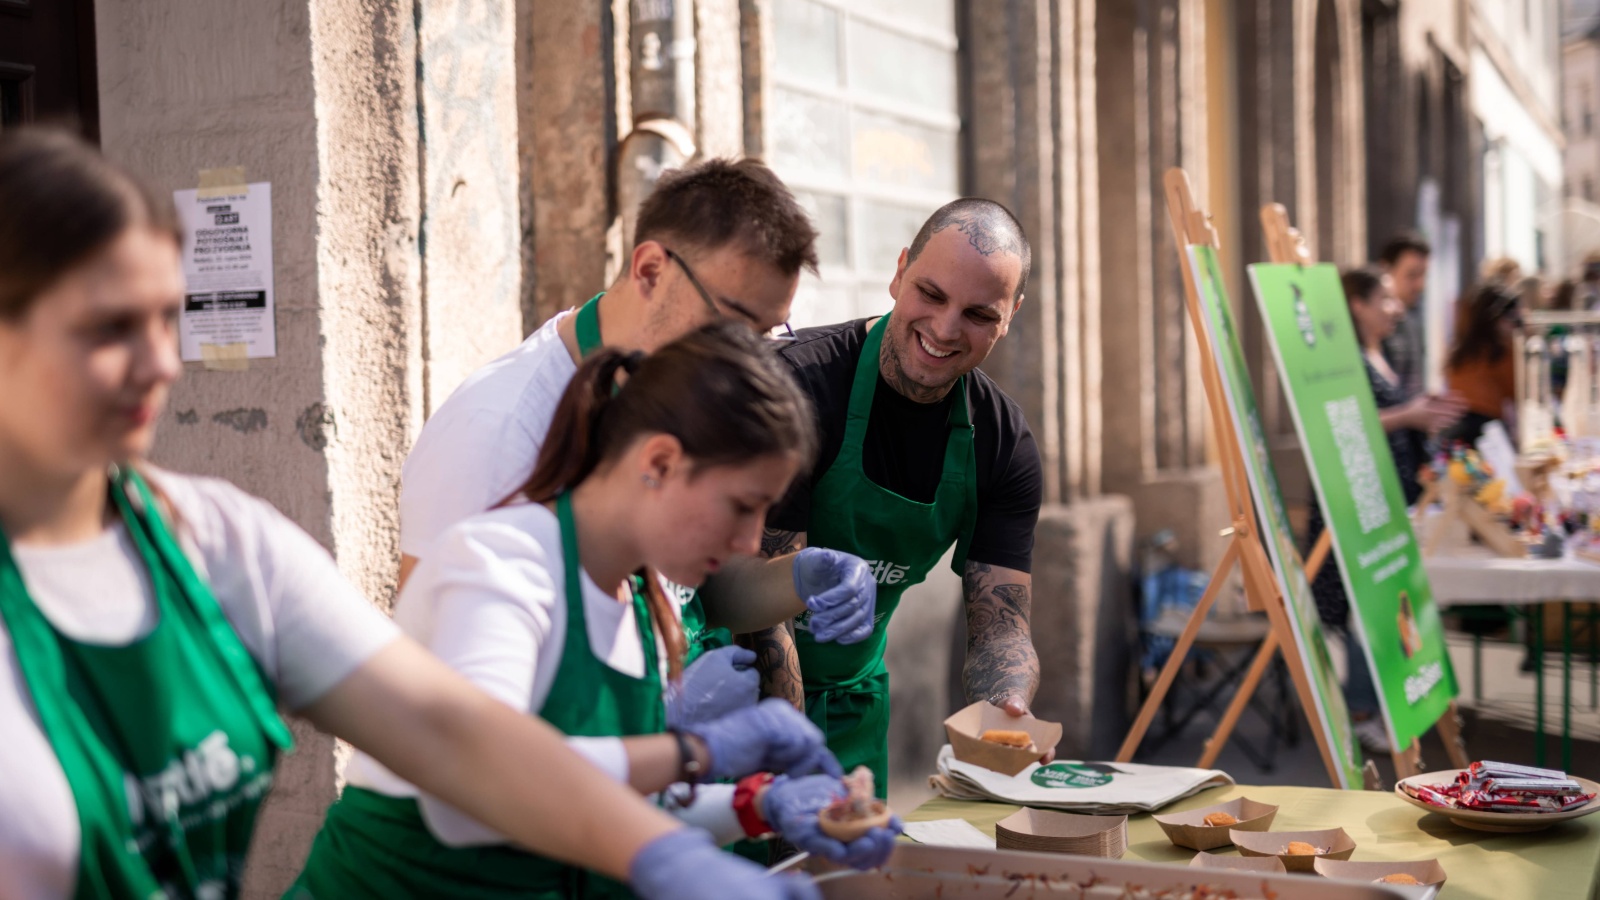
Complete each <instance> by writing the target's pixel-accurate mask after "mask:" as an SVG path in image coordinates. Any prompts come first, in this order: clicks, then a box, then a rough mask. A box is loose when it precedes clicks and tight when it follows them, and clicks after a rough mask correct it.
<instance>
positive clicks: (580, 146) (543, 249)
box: [520, 2, 616, 329]
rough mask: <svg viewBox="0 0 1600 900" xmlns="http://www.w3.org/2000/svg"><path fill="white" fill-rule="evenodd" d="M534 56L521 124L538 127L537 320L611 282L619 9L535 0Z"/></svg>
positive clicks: (529, 320)
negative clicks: (614, 20)
mask: <svg viewBox="0 0 1600 900" xmlns="http://www.w3.org/2000/svg"><path fill="white" fill-rule="evenodd" d="M529 30H530V34H531V38H530V40H531V49H530V54H529V56H528V61H529V63H530V64H531V66H532V75H531V77H530V78H528V79H527V83H529V84H530V85H536V86H537V87H536V89H535V94H534V96H533V98H532V100H531V102H529V103H528V104H527V106H526V108H527V109H528V110H529V112H530V113H531V115H530V116H529V117H528V118H526V119H524V120H523V122H522V124H521V126H520V127H521V129H522V133H523V134H524V135H529V136H531V138H530V139H526V140H525V141H524V143H525V144H531V146H532V155H533V161H534V164H533V167H532V169H531V171H530V175H529V177H530V179H531V185H530V187H529V189H528V190H529V193H530V194H531V195H532V198H533V204H532V206H533V240H534V242H535V246H534V253H533V258H534V266H535V268H534V272H533V273H532V275H531V277H532V278H533V279H534V302H533V309H532V315H531V317H530V316H527V315H525V318H524V323H523V327H524V328H525V329H532V328H534V327H536V326H537V325H538V323H540V322H543V321H544V320H545V319H548V318H549V317H550V316H552V315H555V314H556V313H557V312H559V311H560V310H563V309H566V308H567V307H569V306H572V305H574V304H576V303H581V302H583V301H584V300H587V299H588V298H589V297H591V296H593V295H594V293H595V292H596V291H598V290H600V289H601V288H603V287H604V286H605V268H606V230H607V229H608V228H609V227H610V226H611V220H612V218H613V216H612V213H611V202H610V187H609V175H608V174H607V172H608V170H607V166H608V165H609V164H610V153H611V148H612V147H613V146H614V145H615V142H616V109H615V98H614V96H613V93H612V88H611V84H612V83H613V81H614V78H613V76H612V75H611V74H609V72H608V69H609V66H610V64H611V59H610V56H609V55H608V45H609V44H610V42H611V39H612V36H611V15H610V11H609V5H608V4H602V3H595V2H590V3H550V2H540V3H534V4H533V6H532V16H531V19H530V24H529Z"/></svg>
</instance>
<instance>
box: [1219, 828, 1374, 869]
mask: <svg viewBox="0 0 1600 900" xmlns="http://www.w3.org/2000/svg"><path fill="white" fill-rule="evenodd" d="M1232 837H1233V843H1234V846H1236V847H1238V848H1239V852H1240V853H1241V854H1243V855H1245V856H1276V857H1277V858H1278V860H1279V861H1280V862H1282V863H1283V867H1284V868H1285V869H1288V870H1289V871H1290V872H1313V871H1315V866H1316V862H1317V860H1319V859H1349V858H1350V854H1352V853H1354V852H1355V851H1356V842H1355V841H1353V840H1351V839H1350V835H1348V834H1345V831H1344V829H1343V828H1323V829H1320V830H1318V831H1240V830H1239V829H1237V828H1235V829H1234V830H1233V835H1232ZM1290 841H1302V842H1304V843H1307V844H1310V845H1311V846H1313V847H1326V848H1327V852H1325V853H1315V854H1312V853H1307V854H1304V855H1300V854H1294V853H1285V852H1284V847H1286V846H1288V844H1289V842H1290Z"/></svg>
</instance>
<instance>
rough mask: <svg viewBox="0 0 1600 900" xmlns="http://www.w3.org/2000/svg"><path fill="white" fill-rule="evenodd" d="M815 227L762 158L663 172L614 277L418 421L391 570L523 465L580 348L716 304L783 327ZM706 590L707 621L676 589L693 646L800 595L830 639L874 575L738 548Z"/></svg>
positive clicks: (868, 623) (744, 626)
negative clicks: (712, 608)
mask: <svg viewBox="0 0 1600 900" xmlns="http://www.w3.org/2000/svg"><path fill="white" fill-rule="evenodd" d="M815 242H816V231H815V229H814V228H812V226H811V222H810V220H809V219H808V218H807V217H806V214H805V212H804V210H802V209H801V208H800V206H799V204H797V203H796V202H795V199H794V197H793V196H792V195H791V194H790V193H789V191H788V189H787V188H786V187H784V185H783V183H782V182H781V181H779V180H778V177H777V176H776V175H774V174H773V173H772V171H771V170H770V169H768V168H767V167H766V166H764V165H762V164H761V163H760V162H758V161H755V160H750V159H745V160H738V161H732V160H720V159H718V160H710V161H707V162H704V163H701V164H699V165H695V166H691V167H688V168H684V169H679V170H676V171H672V172H668V173H666V174H665V175H663V176H662V178H661V181H660V182H659V183H658V184H657V186H656V189H655V191H654V192H652V193H651V195H650V196H649V197H647V198H646V199H645V201H644V203H643V204H642V205H641V207H640V210H639V216H638V220H637V225H636V227H635V234H634V246H633V252H632V254H631V255H630V256H629V257H628V260H627V265H626V267H625V268H624V270H623V271H622V273H621V274H620V275H619V276H618V277H617V279H616V281H615V282H613V283H612V285H611V286H610V287H609V288H608V289H606V290H605V291H604V292H602V293H600V294H596V295H595V296H594V297H592V298H591V299H589V300H588V302H586V303H584V304H582V305H581V306H580V307H579V308H578V309H577V310H576V311H575V312H574V311H567V312H563V313H560V314H559V315H557V316H555V317H554V318H552V319H551V320H550V321H548V322H546V323H545V324H544V325H543V326H542V327H541V328H539V329H538V330H537V331H535V332H534V333H533V334H532V335H531V336H529V337H528V339H527V340H525V341H524V342H523V343H522V344H521V345H519V346H518V347H516V348H515V349H513V350H512V351H511V352H509V353H507V354H505V355H504V356H501V357H500V358H499V359H497V360H495V361H493V362H491V363H489V364H488V365H487V366H484V367H483V368H482V369H479V370H478V371H477V372H475V373H473V374H472V375H471V376H470V377H468V378H467V380H466V381H465V382H463V383H462V385H461V386H460V387H459V388H457V389H456V391H455V393H453V394H451V395H450V398H449V399H448V400H446V401H445V402H444V404H443V405H442V406H440V407H439V409H438V410H436V411H435V412H434V414H433V416H432V417H431V418H429V419H428V421H427V423H426V424H425V425H424V426H423V428H422V433H421V435H419V436H418V438H417V442H416V445H415V446H414V447H413V448H412V450H411V454H410V456H408V457H407V458H406V462H405V466H404V468H403V470H402V473H401V491H400V551H401V553H402V554H403V556H402V558H401V566H400V583H401V584H402V585H404V583H405V580H406V578H407V577H408V576H409V575H410V573H411V570H412V569H413V568H414V567H415V565H416V563H417V560H418V559H419V558H420V557H421V556H422V555H424V554H425V553H426V552H427V550H428V547H429V545H430V544H431V543H432V542H433V541H434V540H435V539H436V538H437V537H438V536H439V535H440V534H441V533H442V532H444V531H445V530H446V529H447V528H449V527H450V526H451V525H454V524H455V523H457V522H459V521H461V520H463V519H465V518H467V517H469V516H473V515H476V514H478V513H481V512H484V511H486V510H488V509H489V508H491V507H493V506H494V505H496V504H497V503H499V502H500V501H502V500H504V499H505V498H506V497H507V496H508V495H510V494H511V493H512V492H513V491H515V490H516V489H517V487H518V486H519V485H521V484H522V483H523V482H524V481H526V480H527V478H528V474H529V473H530V472H532V471H533V466H534V463H535V462H536V461H537V460H538V456H539V448H540V447H541V446H543V444H544V439H545V434H546V432H547V431H548V430H549V427H550V422H551V419H552V418H553V416H554V414H555V408H556V404H557V402H558V401H559V400H560V399H561V394H562V391H563V390H564V389H565V388H566V385H567V382H568V381H570V380H571V379H572V376H573V375H574V374H575V373H576V372H577V365H578V363H579V362H580V361H581V360H582V359H583V357H584V356H585V355H586V354H588V353H590V352H593V351H594V350H596V349H598V348H599V347H602V346H605V347H614V348H620V349H629V350H643V351H645V352H649V351H652V350H654V349H656V348H658V347H660V346H662V345H663V344H667V343H670V342H671V341H673V340H675V339H677V338H679V337H681V336H683V335H685V334H688V333H689V332H691V331H693V330H694V329H696V328H699V327H701V326H702V325H706V324H709V323H711V322H713V321H716V320H718V319H732V320H735V321H738V322H743V323H745V324H747V325H749V326H750V327H751V328H752V329H754V330H755V331H757V332H762V333H766V332H770V331H772V330H774V329H777V328H780V326H783V325H784V322H785V320H786V319H787V318H788V316H789V306H790V303H791V302H792V301H793V299H794V294H795V288H796V287H797V285H798V284H799V278H800V270H801V268H806V269H810V270H812V271H815V269H816V264H817V253H816V247H815ZM784 330H786V329H784ZM705 593H706V594H707V596H708V597H711V598H717V599H721V600H725V601H726V602H723V603H720V604H718V605H717V606H716V609H717V611H718V613H719V615H718V616H714V617H713V620H714V621H713V623H712V624H715V625H716V626H718V627H717V628H716V629H715V630H712V629H710V628H706V627H705V625H706V623H705V622H704V621H703V618H702V616H703V613H702V611H701V610H702V607H701V606H700V604H699V602H698V600H697V599H696V598H694V597H693V596H692V592H690V591H680V592H679V598H680V602H682V603H683V608H684V613H685V621H684V629H685V632H686V634H688V636H689V637H691V638H692V639H693V638H696V637H697V635H698V637H699V638H700V639H699V640H698V641H694V640H691V655H696V654H697V651H698V650H703V649H711V648H714V647H716V646H719V645H721V644H724V643H726V642H727V640H728V638H727V634H726V629H727V628H733V629H735V630H738V631H750V630H755V629H757V628H763V627H766V626H768V625H771V624H773V623H774V622H780V621H783V620H785V619H787V618H789V617H791V616H793V615H796V614H797V613H799V612H803V611H807V610H810V611H811V612H813V614H814V615H817V616H820V617H821V619H822V620H823V621H824V623H825V626H826V630H827V634H826V637H827V638H828V639H829V640H845V641H850V640H862V639H864V638H865V637H867V636H868V635H869V634H870V633H871V628H872V605H873V600H874V597H875V588H874V584H873V582H872V579H871V576H870V575H869V574H868V573H867V570H866V567H865V565H864V564H862V562H861V560H859V559H856V558H855V557H851V556H849V555H848V554H843V553H837V552H833V551H817V552H811V553H806V554H800V555H796V556H792V557H790V558H788V559H786V560H783V561H782V562H781V564H779V565H767V564H765V563H761V562H757V561H745V562H742V563H740V562H739V561H736V564H735V565H730V566H728V567H727V568H726V569H725V571H724V572H723V573H720V574H719V575H718V576H717V578H716V579H714V580H713V582H711V583H709V584H708V586H707V588H706V589H705ZM750 680H751V683H753V682H754V678H753V676H752V677H751V679H750Z"/></svg>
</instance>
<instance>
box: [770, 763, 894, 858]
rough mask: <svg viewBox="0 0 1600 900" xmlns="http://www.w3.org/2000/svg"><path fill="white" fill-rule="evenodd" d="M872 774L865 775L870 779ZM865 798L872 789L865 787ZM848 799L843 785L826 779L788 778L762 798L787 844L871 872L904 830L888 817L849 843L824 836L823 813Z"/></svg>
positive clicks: (825, 776) (771, 818)
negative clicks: (879, 824)
mask: <svg viewBox="0 0 1600 900" xmlns="http://www.w3.org/2000/svg"><path fill="white" fill-rule="evenodd" d="M871 774H872V773H871V772H870V771H868V772H867V775H868V777H869V778H870V777H871ZM868 792H869V793H868V797H869V798H870V797H871V793H870V792H871V788H870V786H869V787H868ZM848 796H849V792H848V789H847V788H846V787H845V784H844V783H842V782H841V781H840V780H839V779H837V778H832V777H830V776H827V775H809V776H807V777H805V778H789V777H787V776H783V775H780V776H778V777H777V778H776V779H774V780H773V782H772V784H771V785H769V786H768V787H767V789H766V792H765V793H764V795H763V797H762V805H763V807H764V809H763V815H764V816H765V818H766V820H767V822H769V823H770V824H771V825H772V827H773V828H774V829H775V830H776V831H777V832H778V833H779V834H780V835H782V836H783V838H784V839H785V840H787V841H788V842H789V843H791V844H794V845H795V846H796V847H798V848H800V849H801V850H804V851H805V852H807V853H811V854H815V855H817V856H821V857H823V858H824V859H828V860H831V861H833V862H836V863H840V864H843V865H847V866H850V867H852V868H856V869H874V868H877V867H878V866H881V865H883V863H884V862H885V861H886V860H887V859H888V858H889V854H890V853H892V852H893V851H894V839H895V836H896V835H898V834H899V833H900V832H902V831H904V830H905V828H904V826H903V825H901V824H900V820H899V819H897V818H894V817H892V816H891V817H890V819H889V821H888V822H887V823H886V824H885V825H882V826H878V827H873V828H870V829H868V830H867V832H866V833H865V834H862V835H861V836H859V837H857V838H855V839H854V840H851V841H848V842H846V841H840V840H838V839H836V838H833V837H830V836H828V835H827V834H824V833H823V831H822V829H821V826H820V816H821V815H822V813H823V811H824V810H826V809H829V808H831V807H833V806H834V804H835V803H837V802H839V801H841V800H845V799H847V798H848Z"/></svg>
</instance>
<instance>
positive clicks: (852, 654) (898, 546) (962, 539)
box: [795, 315, 978, 798]
mask: <svg viewBox="0 0 1600 900" xmlns="http://www.w3.org/2000/svg"><path fill="white" fill-rule="evenodd" d="M888 325H889V317H888V316H887V315H885V316H884V317H883V318H881V319H879V320H878V323H877V324H876V325H875V326H873V328H872V330H871V331H869V332H867V339H866V342H865V343H864V344H863V345H862V347H861V359H860V360H858V361H857V362H856V373H855V380H854V381H853V382H852V384H851V386H850V405H849V411H848V413H847V418H846V420H845V429H844V442H843V444H842V445H841V446H840V448H839V455H838V457H836V458H835V459H834V461H833V465H831V466H829V467H828V471H827V472H825V473H823V475H822V478H821V479H820V480H819V481H818V482H817V486H816V488H815V490H814V491H813V492H812V495H811V520H810V522H809V523H808V526H807V528H806V543H807V545H808V546H812V547H828V548H830V549H834V550H843V551H845V552H847V553H853V554H855V555H856V556H859V557H861V558H862V559H863V560H866V562H867V565H869V566H871V567H872V568H873V574H874V576H875V577H876V578H877V581H878V601H877V610H876V612H877V616H876V619H877V621H876V622H875V623H874V624H873V629H872V636H871V637H869V638H868V639H867V640H864V641H861V642H860V643H857V644H850V645H844V644H837V643H830V644H823V643H818V642H817V641H816V640H814V639H813V638H812V636H811V629H810V627H809V626H808V624H807V623H808V620H809V618H810V614H809V613H803V614H801V616H800V618H798V619H797V620H795V645H796V649H797V651H798V653H799V656H800V672H801V676H802V680H803V682H804V687H805V695H806V715H808V716H810V718H811V721H813V722H815V723H816V724H817V726H818V727H819V728H821V729H822V730H823V733H825V734H826V735H827V736H828V748H829V749H830V750H832V751H833V752H834V755H836V756H838V757H839V762H840V764H842V765H843V766H844V768H845V771H849V770H851V769H852V768H854V767H856V766H858V765H864V766H867V767H869V768H871V769H872V775H873V777H874V778H875V779H876V784H877V789H878V796H879V797H881V798H887V796H888V793H887V792H888V786H889V748H888V737H889V671H888V669H887V668H886V667H885V666H884V662H883V651H884V646H885V643H886V638H887V636H888V627H889V617H890V616H891V615H892V614H893V613H894V610H895V607H897V606H898V605H899V604H900V598H901V596H902V595H904V594H905V592H906V589H907V588H909V587H911V586H912V585H915V584H920V583H921V582H922V580H923V579H924V578H926V577H927V575H928V572H930V571H932V569H933V567H934V566H935V565H937V564H938V562H939V557H941V556H943V555H944V551H945V550H946V548H948V547H949V546H950V545H951V544H952V543H955V542H957V541H959V545H958V546H957V547H956V559H955V569H956V571H957V572H960V571H961V569H962V565H963V563H964V560H965V557H966V545H967V543H968V541H969V540H970V537H971V532H972V520H973V517H974V516H975V515H976V514H977V507H978V503H977V481H976V478H975V476H974V474H973V473H974V467H973V455H972V419H971V414H970V413H969V412H968V409H967V386H966V379H965V378H962V379H961V381H960V382H958V383H957V386H956V390H955V394H956V396H955V400H954V402H953V403H952V404H951V406H950V435H949V437H948V438H947V439H946V441H945V450H944V471H943V474H942V475H941V476H940V478H939V487H938V490H937V491H936V492H935V493H934V497H933V502H932V503H918V502H916V501H913V500H907V499H906V498H904V497H902V496H900V495H899V494H896V493H894V492H893V491H891V490H888V489H887V488H884V487H881V486H879V485H877V484H875V483H873V481H872V480H871V479H869V478H868V477H867V475H866V472H864V471H863V470H862V467H861V447H862V443H863V441H865V439H866V436H867V422H868V420H869V419H870V418H871V415H872V398H873V394H874V393H875V392H876V390H877V386H878V355H879V351H880V348H881V346H882V344H883V333H884V331H885V330H886V329H887V328H888Z"/></svg>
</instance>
